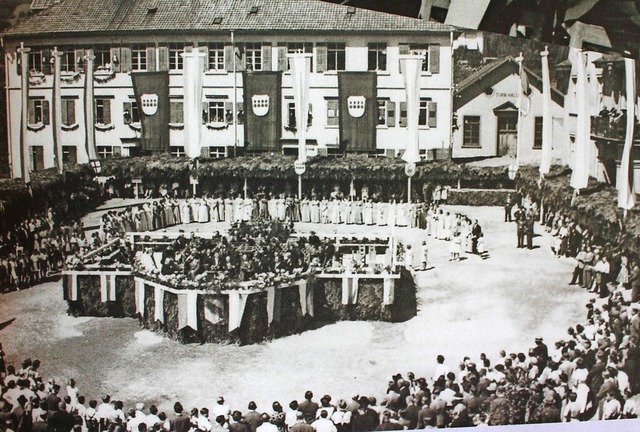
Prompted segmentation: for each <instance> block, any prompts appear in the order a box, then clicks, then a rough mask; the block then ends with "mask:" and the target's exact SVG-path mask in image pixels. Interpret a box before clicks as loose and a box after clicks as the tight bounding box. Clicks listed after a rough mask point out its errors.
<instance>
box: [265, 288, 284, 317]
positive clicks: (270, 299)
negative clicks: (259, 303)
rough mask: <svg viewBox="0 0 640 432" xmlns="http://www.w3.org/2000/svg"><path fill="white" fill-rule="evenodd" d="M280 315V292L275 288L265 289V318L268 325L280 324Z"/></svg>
mask: <svg viewBox="0 0 640 432" xmlns="http://www.w3.org/2000/svg"><path fill="white" fill-rule="evenodd" d="M281 314H282V290H280V289H278V288H276V287H275V286H270V287H268V288H267V316H268V317H269V324H271V323H272V322H274V321H275V322H280V316H281Z"/></svg>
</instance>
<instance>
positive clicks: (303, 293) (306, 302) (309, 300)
mask: <svg viewBox="0 0 640 432" xmlns="http://www.w3.org/2000/svg"><path fill="white" fill-rule="evenodd" d="M297 284H298V292H299V294H300V309H301V310H302V316H307V315H309V316H311V317H312V316H313V315H314V310H313V286H314V283H313V279H312V278H309V279H307V280H301V281H299V282H297Z"/></svg>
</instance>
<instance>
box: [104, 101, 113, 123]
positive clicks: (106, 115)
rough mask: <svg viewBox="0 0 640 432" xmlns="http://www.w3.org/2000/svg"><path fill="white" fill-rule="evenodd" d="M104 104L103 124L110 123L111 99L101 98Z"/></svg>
mask: <svg viewBox="0 0 640 432" xmlns="http://www.w3.org/2000/svg"><path fill="white" fill-rule="evenodd" d="M103 104H104V124H107V125H108V124H111V100H110V99H103Z"/></svg>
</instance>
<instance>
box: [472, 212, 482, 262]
mask: <svg viewBox="0 0 640 432" xmlns="http://www.w3.org/2000/svg"><path fill="white" fill-rule="evenodd" d="M481 234H482V228H480V225H478V219H476V220H474V221H473V226H472V227H471V253H473V254H476V255H477V254H478V239H479V238H480V235H481Z"/></svg>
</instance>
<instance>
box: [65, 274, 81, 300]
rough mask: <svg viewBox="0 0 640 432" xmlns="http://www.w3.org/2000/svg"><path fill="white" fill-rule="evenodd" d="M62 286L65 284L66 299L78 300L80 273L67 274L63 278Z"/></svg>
mask: <svg viewBox="0 0 640 432" xmlns="http://www.w3.org/2000/svg"><path fill="white" fill-rule="evenodd" d="M62 286H63V293H64V300H67V301H77V300H78V275H76V274H65V275H64V276H63V278H62Z"/></svg>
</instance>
